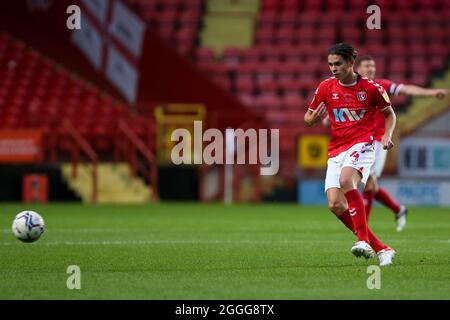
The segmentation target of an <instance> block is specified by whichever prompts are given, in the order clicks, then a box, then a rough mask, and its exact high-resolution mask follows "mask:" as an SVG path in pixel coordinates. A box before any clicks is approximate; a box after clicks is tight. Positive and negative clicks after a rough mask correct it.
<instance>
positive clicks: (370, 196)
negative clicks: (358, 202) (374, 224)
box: [363, 175, 377, 223]
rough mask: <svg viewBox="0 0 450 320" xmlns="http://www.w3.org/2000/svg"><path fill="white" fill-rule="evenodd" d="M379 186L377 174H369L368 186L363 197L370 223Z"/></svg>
mask: <svg viewBox="0 0 450 320" xmlns="http://www.w3.org/2000/svg"><path fill="white" fill-rule="evenodd" d="M376 188H377V180H376V177H375V176H372V175H371V176H369V179H368V180H367V183H366V187H365V188H364V193H363V198H364V204H365V206H366V216H367V223H369V218H370V213H371V212H372V206H373V201H374V199H375V190H376Z"/></svg>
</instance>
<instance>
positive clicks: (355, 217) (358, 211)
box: [345, 189, 370, 243]
mask: <svg viewBox="0 0 450 320" xmlns="http://www.w3.org/2000/svg"><path fill="white" fill-rule="evenodd" d="M345 198H346V199H347V202H348V211H349V214H350V216H351V217H352V221H353V226H354V228H355V230H356V235H357V236H358V241H366V242H367V243H370V242H369V235H368V233H367V220H366V208H365V207H364V202H363V199H362V197H361V195H360V194H359V192H358V190H357V189H353V190H350V191H348V192H347V193H345Z"/></svg>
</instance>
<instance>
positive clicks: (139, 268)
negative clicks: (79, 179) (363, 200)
mask: <svg viewBox="0 0 450 320" xmlns="http://www.w3.org/2000/svg"><path fill="white" fill-rule="evenodd" d="M24 209H34V210H36V211H37V212H39V213H41V214H42V216H43V217H44V219H45V222H46V232H45V233H44V235H43V237H42V238H41V239H40V240H39V241H37V242H35V243H32V244H26V243H21V242H20V241H18V240H16V239H15V238H14V237H13V235H12V233H11V230H10V227H11V222H12V219H13V217H14V216H15V215H16V214H17V213H18V212H19V211H21V210H24ZM370 225H371V227H372V229H373V231H374V232H375V233H376V234H377V235H379V237H380V238H381V240H382V241H384V242H386V243H387V244H389V245H390V246H392V247H393V248H395V249H396V250H397V253H398V255H397V258H396V260H395V261H394V265H392V266H390V267H386V268H383V269H381V289H379V290H377V289H373V290H369V289H368V288H367V279H368V277H369V276H370V274H368V273H367V267H368V266H369V265H377V260H375V259H371V260H368V261H366V260H364V259H363V258H359V259H357V258H355V257H354V256H352V255H351V253H350V247H351V246H352V244H353V243H354V242H355V237H354V236H353V235H352V234H351V233H350V232H349V231H348V230H347V229H345V227H344V226H343V225H342V224H341V222H340V221H339V220H337V219H336V218H335V217H334V216H333V215H332V214H331V213H330V212H328V210H327V209H326V208H325V207H303V206H298V205H269V204H258V205H235V206H230V207H227V206H223V205H218V204H215V205H201V204H164V203H163V204H157V205H147V206H100V205H99V206H83V205H78V204H73V205H71V204H52V205H47V206H31V207H28V208H26V207H24V206H23V205H17V204H2V205H0V299H450V268H449V266H450V212H449V209H439V208H410V214H409V219H408V224H407V227H406V229H405V230H404V231H403V232H402V233H397V232H396V231H395V225H394V217H393V215H392V214H391V213H390V212H388V210H386V209H382V208H375V209H374V212H373V213H372V218H371V221H370ZM69 265H77V266H79V267H80V269H81V289H80V290H69V289H67V287H66V282H67V279H68V277H69V276H70V274H67V268H68V266H69Z"/></svg>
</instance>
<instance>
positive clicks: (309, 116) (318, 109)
mask: <svg viewBox="0 0 450 320" xmlns="http://www.w3.org/2000/svg"><path fill="white" fill-rule="evenodd" d="M324 91H325V85H324V82H322V83H321V84H320V85H319V87H318V88H317V90H316V92H315V94H314V98H313V100H312V101H311V103H310V105H309V107H308V111H306V114H305V117H304V122H305V125H306V126H307V127H312V126H314V125H316V124H317V122H319V121H320V120H322V119H323V118H324V117H325V115H326V114H327V112H328V110H327V106H326V104H325V99H324V97H325V94H324Z"/></svg>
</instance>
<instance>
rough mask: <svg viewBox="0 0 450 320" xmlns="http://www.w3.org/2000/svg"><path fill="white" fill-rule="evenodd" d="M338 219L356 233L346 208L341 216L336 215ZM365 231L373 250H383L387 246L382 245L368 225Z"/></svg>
mask: <svg viewBox="0 0 450 320" xmlns="http://www.w3.org/2000/svg"><path fill="white" fill-rule="evenodd" d="M338 218H339V220H341V221H342V223H343V224H344V225H345V226H346V227H347V228H349V229H350V231H351V232H353V233H356V231H355V228H354V227H353V221H352V217H350V213H349V212H348V210H346V211H345V212H344V213H343V214H342V215H341V216H339V217H338ZM367 233H368V238H369V242H368V243H369V244H370V246H371V247H372V248H373V249H374V250H375V252H379V251H380V250H383V249H385V248H387V246H386V245H384V244H383V243H382V242H381V241H380V240H378V238H377V237H376V236H375V234H374V233H373V232H372V230H370V228H369V227H367Z"/></svg>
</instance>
